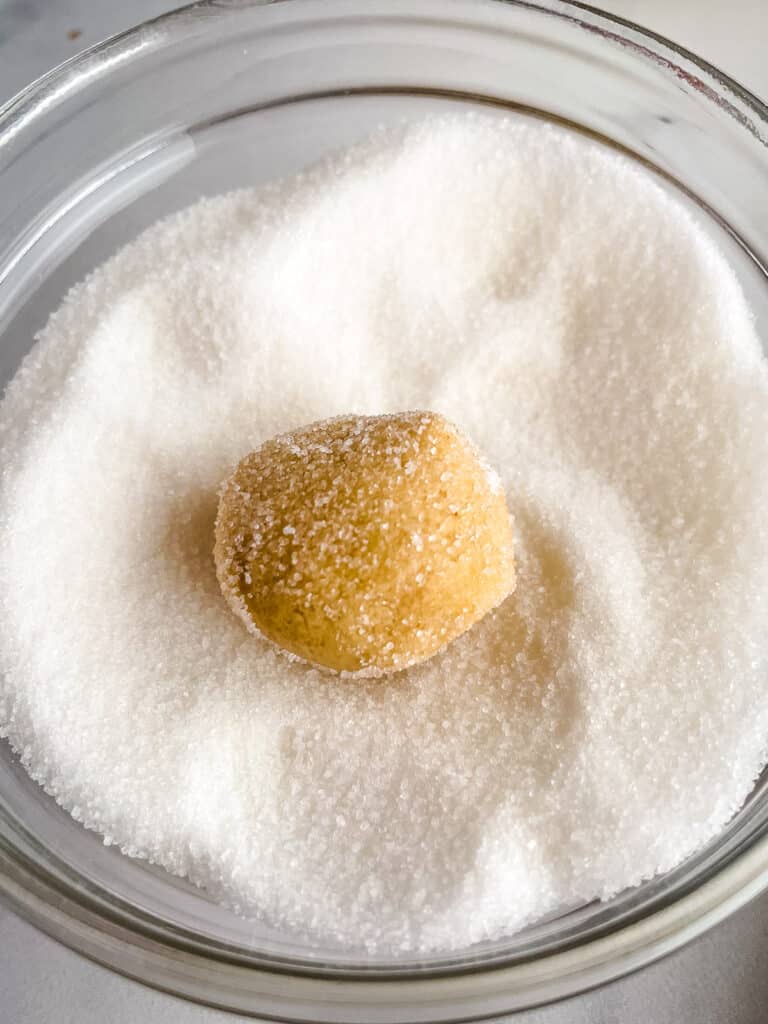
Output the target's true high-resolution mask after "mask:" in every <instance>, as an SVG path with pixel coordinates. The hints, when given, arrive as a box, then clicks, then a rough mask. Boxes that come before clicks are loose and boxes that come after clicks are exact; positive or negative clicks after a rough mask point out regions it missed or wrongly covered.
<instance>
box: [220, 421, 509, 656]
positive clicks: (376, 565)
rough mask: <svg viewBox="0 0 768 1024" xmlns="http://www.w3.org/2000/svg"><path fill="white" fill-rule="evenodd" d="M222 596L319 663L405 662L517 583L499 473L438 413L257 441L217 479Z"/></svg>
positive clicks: (457, 631)
mask: <svg viewBox="0 0 768 1024" xmlns="http://www.w3.org/2000/svg"><path fill="white" fill-rule="evenodd" d="M214 554H215V559H216V570H217V574H218V577H219V582H220V584H221V589H222V592H223V594H224V597H225V598H226V599H227V601H228V602H229V604H230V606H231V607H232V609H233V610H234V611H235V612H236V613H237V614H238V615H239V616H240V617H241V618H242V620H243V621H244V622H245V624H246V626H247V627H248V628H249V629H250V630H251V631H253V632H257V633H261V634H263V635H264V636H266V637H267V638H268V639H270V640H271V641H273V642H274V643H275V644H278V645H279V646H280V647H282V648H284V649H285V650H286V651H289V652H290V653H291V654H294V655H298V656H299V657H300V658H304V659H306V660H307V661H309V662H313V663H314V664H316V665H323V666H325V667H327V668H330V669H335V670H337V671H347V672H357V673H361V674H366V675H376V674H379V673H383V672H393V671H397V670H399V669H403V668H406V667H408V666H409V665H415V664H417V663H418V662H420V661H424V660H425V659H426V658H429V657H431V656H432V655H433V654H435V653H436V652H437V651H439V650H440V649H441V648H442V647H444V646H445V645H446V644H448V643H449V642H450V641H451V640H453V639H455V638H456V637H458V636H460V635H461V634H462V633H464V632H465V631H466V630H467V629H469V627H470V626H472V625H473V623H475V622H477V621H478V620H479V619H480V618H482V616H483V615H485V613H486V612H488V611H490V609H491V608H494V607H495V606H496V605H498V604H499V603H500V602H501V601H503V600H504V599H505V597H507V595H508V594H509V593H510V592H511V591H512V590H513V589H514V585H515V570H514V554H513V538H512V523H511V520H510V515H509V511H508V509H507V505H506V501H505V498H504V493H503V491H502V488H501V484H500V481H499V479H498V477H497V476H496V475H495V473H494V472H493V471H492V470H491V469H490V467H489V466H488V465H487V464H486V463H485V462H484V461H483V459H482V458H481V456H480V454H479V453H478V451H477V450H476V449H475V448H474V446H473V445H472V444H471V443H470V441H468V440H467V438H466V437H464V435H463V434H462V433H461V432H460V431H459V430H458V428H457V427H455V426H454V425H453V424H451V423H449V422H448V421H447V420H445V419H443V417H442V416H438V415H436V414H435V413H431V412H407V413H400V414H397V415H393V416H341V417H339V418H337V419H332V420H326V421H324V422H321V423H314V424H312V425H310V426H308V427H304V428H302V429H300V430H296V431H294V432H292V433H290V434H283V435H282V436H280V437H276V438H274V439H272V440H271V441H267V442H266V443H265V444H263V445H262V446H261V447H260V448H258V449H257V450H256V451H254V452H251V453H250V455H246V457H245V458H244V459H243V460H242V462H241V463H240V464H239V465H238V466H237V468H236V469H235V471H234V473H233V474H232V476H231V477H230V478H229V479H228V480H227V481H226V482H225V484H224V486H223V488H222V491H221V496H220V501H219V512H218V517H217V520H216V546H215V550H214Z"/></svg>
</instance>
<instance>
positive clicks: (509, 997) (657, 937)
mask: <svg viewBox="0 0 768 1024" xmlns="http://www.w3.org/2000/svg"><path fill="white" fill-rule="evenodd" d="M273 4H281V5H282V4H289V5H290V6H292V7H299V8H301V7H302V5H306V0H202V2H199V3H195V4H191V5H188V6H184V7H179V8H177V9H176V10H173V11H171V12H169V13H167V14H164V15H161V16H160V17H158V18H155V19H152V20H151V21H148V22H144V23H142V24H140V25H138V26H136V27H135V28H132V29H130V30H128V31H126V32H123V33H121V34H119V35H116V36H112V37H111V38H109V39H107V40H105V41H103V42H101V43H99V44H97V45H95V46H93V47H91V48H89V49H87V50H85V51H83V52H81V53H79V54H77V55H76V56H74V57H72V58H71V59H69V60H68V61H66V62H65V63H63V64H61V65H59V66H58V67H57V68H54V69H53V70H51V71H50V72H48V73H47V74H45V75H43V76H42V77H41V78H39V79H37V80H36V81H35V82H33V83H31V84H30V85H29V86H27V87H26V88H25V89H23V90H22V91H21V92H20V93H18V94H17V95H16V96H15V97H13V98H11V99H10V100H9V101H8V102H7V103H5V104H4V105H3V106H2V107H0V155H1V154H2V149H3V143H4V142H7V141H8V140H10V139H13V140H14V142H19V141H22V142H23V137H24V133H25V131H26V130H27V129H28V128H31V127H32V126H33V125H34V124H35V123H36V121H38V120H40V119H42V118H43V117H44V116H45V114H46V113H47V112H48V111H50V110H51V109H52V108H54V107H55V106H56V105H57V104H58V103H59V102H60V101H61V100H62V99H64V98H65V97H66V96H68V95H71V94H73V93H75V92H77V90H78V88H80V87H83V86H84V85H85V84H86V83H88V84H90V83H92V82H93V81H94V79H98V78H101V77H104V76H107V75H109V73H110V71H111V70H112V69H113V68H114V67H116V66H118V65H122V64H125V63H126V62H127V61H130V59H131V57H132V56H133V55H134V54H136V53H137V52H138V51H146V50H148V49H150V50H151V49H158V50H161V49H162V48H163V46H165V45H166V44H167V43H168V41H169V40H171V39H173V38H174V37H176V36H178V35H182V36H183V35H184V34H186V33H188V32H189V31H190V26H191V25H195V26H197V25H198V23H199V21H198V20H199V19H200V18H202V17H204V18H205V19H206V21H207V22H208V23H209V24H212V23H213V22H214V21H215V19H216V17H217V16H227V15H228V14H230V13H231V12H232V11H236V10H237V9H239V8H253V7H267V6H272V5H273ZM485 4H486V5H487V4H495V5H498V6H506V7H513V8H514V7H518V8H527V9H532V10H535V11H538V12H541V13H546V14H549V15H552V16H554V17H559V18H564V19H573V18H574V17H575V16H578V19H579V20H580V21H583V22H584V23H585V24H589V25H591V26H593V27H597V28H601V29H603V30H606V31H609V32H610V33H612V34H613V35H614V37H618V38H622V39H624V40H627V41H629V42H630V43H631V45H632V46H634V47H635V49H637V50H642V51H644V53H645V54H646V55H647V56H648V58H649V59H650V60H653V61H659V62H664V61H667V62H670V61H671V62H675V61H677V60H680V59H682V60H684V61H685V62H686V63H687V64H690V65H693V66H694V67H695V68H696V69H697V73H699V74H700V75H701V77H702V80H703V81H704V82H706V83H707V84H708V85H709V86H710V88H711V95H710V96H707V97H706V100H707V102H717V103H718V105H719V106H720V107H721V111H724V112H725V113H726V114H727V115H728V116H729V117H731V118H732V119H733V120H734V121H735V122H736V123H737V124H738V125H739V127H740V128H741V129H742V130H743V131H749V132H751V134H753V135H757V137H758V138H759V139H760V141H761V142H762V144H763V145H764V146H766V160H767V161H768V142H766V140H768V107H766V105H765V104H764V103H762V102H761V101H760V100H759V99H758V98H757V97H755V96H754V95H752V94H751V93H749V92H748V91H747V90H746V89H744V88H743V87H742V86H740V85H739V84H738V83H736V82H735V81H733V80H732V79H730V78H729V77H728V76H726V75H725V74H723V73H722V72H720V71H719V70H717V69H716V68H714V67H713V66H712V65H710V64H708V63H707V62H706V61H704V60H702V59H700V58H698V57H696V56H695V55H693V54H692V53H690V52H689V51H687V50H686V49H684V48H683V47H680V46H677V45H676V44H674V43H672V42H670V41H668V40H666V39H664V38H663V37H661V36H659V35H657V34H655V33H653V32H651V31H648V30H646V29H642V28H640V27H638V26H636V25H634V24H633V23H631V22H629V21H627V20H625V19H622V18H618V17H615V16H612V15H609V14H606V13H604V12H602V11H600V10H598V9H597V8H594V7H591V6H588V5H584V4H579V3H574V2H569V0H485ZM327 6H328V9H329V11H330V9H331V8H332V7H333V4H332V3H328V5H327ZM414 6H417V5H414ZM453 6H455V5H448V7H447V9H446V15H448V13H449V11H450V9H451V7H453ZM460 6H463V7H467V6H469V0H464V3H463V4H460ZM380 14H381V10H380V9H379V10H377V11H376V12H374V13H373V14H371V15H370V17H373V18H375V17H376V16H377V15H380ZM329 16H330V15H329ZM0 269H1V268H0ZM767 832H768V830H763V832H762V834H760V835H758V836H756V837H755V838H753V840H752V841H750V842H748V843H746V844H744V845H743V847H741V848H739V849H738V850H737V851H736V852H735V854H734V855H733V856H732V857H731V859H730V860H729V862H728V863H727V864H726V865H725V866H724V867H722V868H720V869H719V870H716V871H713V872H712V874H711V876H710V877H708V878H707V879H706V880H705V881H704V882H703V884H701V885H699V886H698V887H697V888H695V889H693V890H692V891H690V892H686V893H684V894H683V895H681V896H676V897H675V898H674V899H671V900H670V901H669V902H668V903H667V904H666V905H663V904H662V905H661V906H660V907H659V908H658V909H656V910H654V911H653V912H652V913H650V914H649V915H647V916H644V917H641V918H640V919H638V920H633V921H631V923H629V924H625V925H620V926H619V928H618V929H617V930H615V931H612V932H610V933H609V934H607V935H605V936H603V937H600V938H598V939H596V940H592V941H588V942H586V943H583V944H580V945H577V946H574V947H572V948H570V949H566V950H564V951H560V952H556V953H553V954H551V955H547V956H546V957H543V958H541V959H533V960H530V961H523V962H520V963H515V964H513V965H511V966H510V965H505V964H504V963H503V962H502V963H500V962H498V961H496V962H494V963H493V964H491V965H489V966H484V965H482V964H479V965H473V966H472V967H471V968H469V969H464V970H461V969H459V970H457V971H455V972H454V973H447V974H435V975H430V974H429V973H428V972H427V973H425V974H424V975H419V974H401V975H394V974H393V975H391V976H387V977H382V976H381V975H376V974H373V975H372V976H370V977H366V976H362V975H361V974H360V973H356V974H345V973H343V972H338V973H335V974H333V975H323V974H322V973H318V974H313V973H312V972H311V971H306V970H301V971H300V972H296V973H292V972H290V971H287V970H285V969H284V968H282V967H281V968H275V969H271V968H270V967H268V966H264V965H263V964H261V963H260V964H259V965H258V966H254V965H253V964H250V963H247V962H243V961H242V960H238V958H236V957H227V956H225V955H216V953H215V951H212V950H211V949H208V948H205V947H204V946H203V945H202V944H196V943H195V942H194V941H189V937H187V936H184V935H181V934H174V933H173V932H172V931H170V930H165V931H162V932H161V931H160V930H158V929H157V928H152V927H148V926H147V923H146V922H145V921H143V920H142V919H141V918H140V917H138V916H136V918H135V919H134V920H129V919H128V918H127V917H126V915H125V914H124V913H121V914H115V913H113V912H112V910H111V908H110V906H109V899H108V897H105V895H104V894H99V893H93V892H90V891H88V889H87V887H83V886H79V885H78V884H77V882H76V880H72V879H70V878H68V877H67V876H66V875H65V874H63V873H61V872H57V871H56V870H55V867H51V868H50V870H45V869H43V868H41V862H40V861H39V860H38V859H37V858H31V857H29V856H28V855H27V853H25V851H24V850H23V849H21V848H20V846H16V845H14V844H13V843H11V842H9V841H8V839H7V837H5V836H4V835H0V895H1V896H3V898H4V899H5V900H6V901H7V902H8V903H9V905H10V906H11V907H12V908H13V909H15V910H16V911H18V912H19V913H20V914H21V915H22V916H24V917H25V918H27V919H28V920H29V921H31V922H32V923H33V924H35V925H36V926H37V927H39V928H40V929H41V930H43V931H45V932H47V933H48V934H49V935H51V936H52V937H54V938H56V939H57V940H59V941H61V942H63V943H64V944H66V945H68V946H70V947H71V948H73V949H75V950H77V951H78V952H80V953H83V954H84V955H86V956H88V957H90V958H92V959H94V960H96V961H98V962H100V963H102V964H105V965H106V966H108V967H110V968H111V969H113V970H116V971H118V972H120V973H123V974H126V975H128V976H130V977H133V978H135V979H137V980H140V981H143V982H145V983H147V984H151V985H153V986H155V987H157V988H160V989H164V990H166V991H169V992H172V993H174V994H177V995H181V996H184V997H186V998H189V999H193V1000H195V1001H198V1002H202V1003H207V1004H209V1005H213V1006H219V1007H221V1008H224V1009H231V1010H235V1011H239V1012H241V1013H258V1014H259V1015H263V1016H267V1017H270V1018H273V1019H286V1020H288V1019H290V1020H314V1019H318V1020H339V1021H341V1020H357V1019H361V1015H362V1014H366V1015H367V1016H366V1019H370V1020H376V1021H382V1022H384V1021H402V1020H414V1021H416V1020H425V1021H426V1020H430V1021H436V1020H445V1021H453V1020H455V1021H457V1020H467V1019H479V1018H481V1017H484V1016H489V1015H497V1014H499V1013H504V1012H508V1011H513V1010H517V1009H522V1008H527V1007H532V1006H535V1005H539V1004H541V1003H544V1002H550V1001H553V1000H556V999H560V998H564V997H566V996H569V995H573V994H575V993H577V992H581V991H584V990H586V989H588V988H591V987H594V986H596V985H599V984H602V983H604V982H606V981H609V980H612V979H614V978H617V977H619V976H621V975H623V974H626V973H627V972H629V971H632V970H635V969H637V968H639V967H641V966H643V965H644V964H647V963H649V962H651V961H653V960H655V959H658V958H659V957H661V956H663V955H665V954H667V953H669V952H671V951H672V950H674V949H676V948H678V947H680V946H681V945H683V944H685V943H686V942H688V941H690V940H691V939H693V938H695V937H696V936H697V935H699V934H701V933H702V932H703V931H705V930H706V929H708V928H709V927H711V926H712V925H714V924H716V923H717V922H718V921H720V920H722V919H723V918H724V917H726V916H727V915H728V914H730V913H732V912H733V911H734V910H736V909H738V908H739V907H740V906H742V905H744V904H745V903H747V902H748V901H749V900H750V899H752V898H754V897H755V896H756V895H758V894H759V893H760V892H761V891H762V890H764V889H765V888H766V887H768V834H767ZM46 852H47V851H42V850H41V851H40V853H41V855H42V856H43V858H44V857H45V855H46ZM286 988H288V989H290V995H289V996H288V997H287V998H286V996H285V989H286ZM313 1007H319V1008H320V1010H319V1011H318V1013H319V1015H318V1016H315V1010H313V1009H312V1008H313ZM374 1007H375V1010H374V1009H373V1008H374ZM420 1007H425V1008H427V1009H425V1010H423V1011H422V1010H421V1009H419V1008H420Z"/></svg>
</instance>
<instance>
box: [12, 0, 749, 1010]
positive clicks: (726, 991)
mask: <svg viewBox="0 0 768 1024" xmlns="http://www.w3.org/2000/svg"><path fill="white" fill-rule="evenodd" d="M595 2H597V3H598V4H599V0H595ZM174 6H177V4H176V3H174V2H170V3H169V2H167V0H166V2H164V0H0V102H2V101H3V100H5V99H6V98H7V97H9V96H10V95H11V94H12V93H14V92H15V91H16V90H18V89H20V88H21V87H22V86H23V85H25V84H26V83H27V82H29V81H31V80H32V79H33V78H35V77H37V76H38V75H40V74H42V72H44V71H46V70H47V69H48V68H49V67H51V66H53V65H54V64H57V63H59V62H60V61H62V60H64V59H65V58H66V57H68V56H70V55H71V54H73V53H75V52H77V50H78V49H81V48H82V47H83V46H87V45H89V44H91V43H93V42H96V41H97V40H98V39H100V38H102V37H104V36H106V35H109V34H111V33H113V32H116V31H119V30H120V29H123V28H127V27H128V26H130V25H131V24H134V23H136V22H138V21H142V20H144V19H145V18H148V17H152V16H153V15H155V14H159V13H161V12H163V11H166V10H169V9H170V8H172V7H174ZM602 6H603V7H605V8H606V9H608V10H610V11H612V12H615V13H616V14H619V15H621V16H623V17H626V18H629V19H631V20H634V21H637V22H638V23H640V24H644V25H647V26H648V27H650V28H653V29H654V30H655V31H657V32H660V33H661V34H663V35H666V36H669V37H670V38H671V39H674V40H676V41H677V42H680V43H682V44H683V45H685V46H687V47H688V48H689V49H691V50H693V51H694V52H697V53H700V54H701V55H702V56H704V57H706V58H707V59H708V60H709V61H711V62H712V63H713V64H715V65H717V66H719V67H721V68H722V69H723V70H724V71H726V72H728V73H729V74H730V75H732V76H733V77H734V78H736V79H737V80H738V81H739V82H741V83H742V84H743V85H745V86H747V88H749V89H752V90H753V91H754V92H756V93H757V94H758V95H761V96H762V97H764V98H768V56H767V54H768V0H730V2H725V0H603V3H602ZM235 1019H242V1018H235V1017H233V1016H231V1015H229V1014H224V1013H220V1012H218V1011H215V1010H207V1009H203V1008H201V1007H197V1006H192V1005H189V1004H186V1003H183V1002H181V1001H179V1000H176V999H174V998H173V997H171V996H167V995H163V994H161V993H157V992H153V991H151V990H149V989H146V988H143V987H142V986H140V985H138V984H136V983H134V982H131V981H126V980H125V979H123V978H120V977H118V976H117V975H114V974H111V973H109V972H108V971H106V970H104V969H103V968H101V967H98V966H96V965H94V964H91V963H89V962H88V961H86V960H84V959H82V958H80V957H79V956H77V955H76V954H74V953H71V952H70V951H69V950H67V949H64V948H63V947H62V946H59V945H58V944H56V943H55V942H53V941H52V940H50V939H48V938H46V937H45V936H44V935H42V934H40V933H39V932H37V931H35V930H34V929H33V928H31V927H30V926H29V925H27V924H25V923H24V922H23V921H21V920H20V919H19V918H18V917H16V916H15V915H14V914H12V913H11V912H10V911H7V910H5V909H3V908H2V907H0V1024H97V1022H98V1024H101V1022H106V1024H135V1022H137V1021H141V1022H143V1024H159V1022H160V1021H162V1022H163V1024H227V1022H231V1021H233V1020H235ZM515 1022H516V1024H518V1022H519V1024H618V1022H621V1024H673V1022H674V1024H768V894H766V895H764V896H763V897H762V898H761V899H758V900H756V901H754V902H753V903H752V904H750V905H749V906H748V907H746V908H745V909H743V910H741V911H740V912H739V913H737V914H735V915H734V916H733V917H731V918H730V919H729V920H728V921H726V922H724V923H723V924H721V925H720V926H718V927H717V928H715V929H714V930H713V931H711V932H709V933H708V934H707V935H705V936H704V937H703V938H700V939H699V940H697V941H696V942H694V943H693V944H692V945H690V946H688V947H687V948H686V949H683V950H681V951H680V952H678V953H676V954H674V955H673V956H671V957H668V958H667V959H666V960H664V961H662V962H661V963H658V964H655V965H653V966H652V967H649V968H646V969H645V970H644V971H641V972H640V973H638V974H635V975H633V976H631V977H629V978H625V979H623V980H622V981H619V982H615V983H614V984H612V985H608V986H605V987H604V988H601V989H599V990H597V991H595V992H591V993H589V994H587V995H584V996H580V997H578V998H576V999H572V1000H569V1001H568V1002H565V1003H560V1004H559V1005H557V1006H552V1007H548V1008H544V1009H541V1010H536V1011H533V1012H530V1013H524V1014H520V1015H518V1016H516V1017H515Z"/></svg>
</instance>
